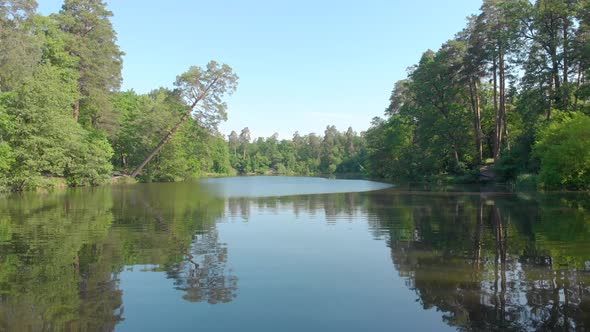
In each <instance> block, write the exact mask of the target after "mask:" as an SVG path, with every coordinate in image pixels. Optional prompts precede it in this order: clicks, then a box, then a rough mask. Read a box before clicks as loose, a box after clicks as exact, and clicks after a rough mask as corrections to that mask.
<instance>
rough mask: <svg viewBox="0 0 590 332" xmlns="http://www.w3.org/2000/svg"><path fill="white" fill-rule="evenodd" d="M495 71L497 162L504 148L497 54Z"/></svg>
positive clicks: (494, 65)
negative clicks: (499, 105) (499, 102)
mask: <svg viewBox="0 0 590 332" xmlns="http://www.w3.org/2000/svg"><path fill="white" fill-rule="evenodd" d="M493 72H494V73H493V80H494V115H495V136H494V162H497V161H498V160H500V151H501V150H502V113H501V107H498V62H497V58H496V56H494V61H493ZM500 95H501V93H500Z"/></svg>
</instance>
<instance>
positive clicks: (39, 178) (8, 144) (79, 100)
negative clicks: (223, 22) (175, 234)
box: [0, 0, 238, 191]
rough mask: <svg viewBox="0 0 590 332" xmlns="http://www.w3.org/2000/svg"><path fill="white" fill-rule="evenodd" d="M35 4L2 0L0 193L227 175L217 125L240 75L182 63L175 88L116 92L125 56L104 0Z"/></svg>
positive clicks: (222, 68)
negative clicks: (126, 179)
mask: <svg viewBox="0 0 590 332" xmlns="http://www.w3.org/2000/svg"><path fill="white" fill-rule="evenodd" d="M36 9H37V2H36V1H35V0H6V1H1V2H0V50H2V51H1V52H0V190H12V191H20V190H26V189H36V188H39V187H54V186H56V185H69V186H82V185H98V184H101V183H103V182H107V181H110V179H111V176H112V175H113V174H115V175H116V174H130V175H131V177H137V178H138V179H139V180H141V181H174V180H180V179H184V178H187V177H191V176H201V175H204V174H208V173H218V174H229V173H231V166H230V164H229V153H228V147H227V144H226V142H225V140H224V138H223V136H222V135H221V134H220V133H219V132H218V131H217V126H218V124H219V122H220V121H223V120H225V119H226V117H227V113H226V108H227V106H226V104H225V103H224V101H223V97H224V96H225V95H229V94H231V93H232V92H233V91H234V90H235V88H236V85H237V80H238V77H237V76H236V75H235V74H234V73H233V72H232V70H231V68H230V67H229V66H227V65H221V64H218V63H216V62H214V61H211V62H210V63H209V64H208V65H207V66H206V67H205V68H200V67H190V68H189V69H188V71H187V72H185V73H183V74H181V75H179V76H178V77H177V80H176V82H175V84H174V88H173V89H168V88H158V89H155V90H153V91H151V92H149V93H147V94H137V93H135V92H134V91H133V90H131V91H125V92H122V91H120V85H121V69H122V57H123V55H124V54H123V52H122V51H121V50H120V48H119V46H118V45H117V35H116V32H115V31H114V29H113V26H112V24H111V21H110V18H111V16H112V12H110V11H109V10H108V9H107V7H106V3H105V2H103V1H100V0H97V1H94V0H93V1H90V0H65V1H64V3H63V6H62V8H61V10H60V11H59V12H58V13H55V14H51V15H48V16H43V15H40V14H39V13H37V11H36ZM189 120H190V121H189Z"/></svg>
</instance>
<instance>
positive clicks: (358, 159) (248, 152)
mask: <svg viewBox="0 0 590 332" xmlns="http://www.w3.org/2000/svg"><path fill="white" fill-rule="evenodd" d="M250 135H251V134H250V130H249V128H248V127H246V128H244V129H242V131H241V132H240V134H238V133H237V132H235V131H232V132H231V134H230V135H229V137H228V146H229V152H230V163H231V166H232V167H233V169H235V170H236V171H237V172H238V173H239V174H282V175H333V174H340V175H344V174H361V173H363V172H364V169H363V163H364V160H365V154H366V149H365V140H364V138H363V137H362V135H359V134H357V133H356V132H355V131H354V130H353V129H352V128H350V127H349V128H348V130H346V131H345V132H340V131H338V129H336V127H335V126H328V127H326V130H325V131H324V135H323V136H319V135H317V134H315V133H310V134H307V135H304V136H301V135H300V134H299V132H295V133H294V134H293V138H292V139H290V140H288V139H282V140H279V138H278V137H279V135H278V134H276V133H275V134H274V135H272V136H270V137H268V138H263V137H259V138H257V139H254V140H252V139H251V137H250Z"/></svg>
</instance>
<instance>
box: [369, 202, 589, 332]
mask: <svg viewBox="0 0 590 332" xmlns="http://www.w3.org/2000/svg"><path fill="white" fill-rule="evenodd" d="M587 202H588V200H587V196H586V195H583V196H582V195H569V197H567V196H563V195H560V196H552V195H547V196H542V197H540V198H538V199H521V198H518V197H514V196H512V195H508V196H506V195H501V196H494V195H493V194H489V195H485V194H483V195H426V196H424V195H388V196H379V197H373V199H372V200H371V204H372V207H371V210H372V211H373V213H375V214H377V215H378V216H379V218H378V219H379V222H380V224H379V226H378V229H379V231H380V232H387V233H388V236H389V246H390V248H391V255H392V260H393V262H394V264H395V266H396V269H397V270H398V271H399V273H400V275H402V276H404V277H405V278H406V280H407V286H408V287H410V288H411V289H413V290H414V291H415V292H416V294H417V295H418V298H419V300H420V302H421V304H422V305H423V307H424V308H425V309H428V308H437V309H438V310H440V311H442V312H443V313H444V314H443V320H444V321H445V322H446V323H447V324H449V325H451V326H455V327H457V328H459V329H465V330H481V331H489V330H539V331H543V330H553V331H555V330H564V331H565V330H587V329H588V328H589V326H590V310H589V309H590V278H589V275H588V273H587V272H584V271H581V270H584V269H587V268H588V261H590V246H589V242H588V240H589V239H590V218H589V215H588V212H587V211H588V210H587V208H588V205H587Z"/></svg>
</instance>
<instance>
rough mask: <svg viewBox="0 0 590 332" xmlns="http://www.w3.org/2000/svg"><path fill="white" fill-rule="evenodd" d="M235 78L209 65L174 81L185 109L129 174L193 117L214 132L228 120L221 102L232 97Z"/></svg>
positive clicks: (220, 67) (224, 69)
mask: <svg viewBox="0 0 590 332" xmlns="http://www.w3.org/2000/svg"><path fill="white" fill-rule="evenodd" d="M237 82H238V76H237V75H236V74H234V73H233V72H232V69H231V68H230V67H229V66H228V65H225V64H224V65H219V64H218V63H217V62H215V61H211V62H209V64H207V68H206V69H202V68H199V67H191V68H189V70H188V71H187V72H185V73H184V74H182V75H180V76H178V77H177V78H176V83H175V85H176V87H177V90H178V93H179V95H180V96H181V98H182V100H183V102H184V103H185V107H186V109H185V110H184V112H183V113H182V117H181V118H180V121H178V122H177V123H176V125H174V127H172V129H170V131H168V133H167V134H166V135H165V136H164V138H163V139H162V141H160V143H159V144H158V145H157V146H156V147H155V148H154V149H153V150H152V151H151V152H150V153H149V154H148V155H147V157H146V158H145V159H144V160H143V161H142V162H141V163H140V164H139V165H138V166H137V167H136V168H135V170H134V171H133V172H132V173H131V177H136V176H137V175H138V174H139V173H140V172H141V170H142V169H143V167H145V165H147V164H148V163H149V162H150V160H151V159H152V158H153V157H154V156H155V155H156V154H157V153H158V152H159V151H160V150H161V149H162V148H163V147H164V146H165V145H166V144H167V143H168V142H169V141H170V140H171V139H172V137H173V136H174V134H175V133H176V132H177V131H178V130H179V129H180V127H181V125H182V124H183V123H184V122H185V121H186V120H188V119H189V117H191V116H192V118H193V119H194V120H195V121H197V122H198V123H199V124H200V125H201V126H203V127H205V128H209V129H216V128H217V125H218V124H219V122H220V121H222V120H225V119H226V118H227V114H226V108H227V105H226V104H225V102H223V101H222V97H223V96H224V95H226V94H232V93H233V92H234V91H235V89H236V86H237Z"/></svg>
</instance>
